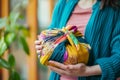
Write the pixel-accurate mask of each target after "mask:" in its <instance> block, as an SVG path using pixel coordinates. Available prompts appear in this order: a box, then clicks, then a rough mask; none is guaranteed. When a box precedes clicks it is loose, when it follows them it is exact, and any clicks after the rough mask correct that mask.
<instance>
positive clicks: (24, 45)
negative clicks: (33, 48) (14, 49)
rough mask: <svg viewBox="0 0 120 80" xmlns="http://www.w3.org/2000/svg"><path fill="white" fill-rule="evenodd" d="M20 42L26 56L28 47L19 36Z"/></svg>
mask: <svg viewBox="0 0 120 80" xmlns="http://www.w3.org/2000/svg"><path fill="white" fill-rule="evenodd" d="M20 42H21V44H22V47H23V49H24V51H25V52H26V54H28V55H29V47H28V45H27V42H26V40H25V38H24V37H22V36H21V37H20Z"/></svg>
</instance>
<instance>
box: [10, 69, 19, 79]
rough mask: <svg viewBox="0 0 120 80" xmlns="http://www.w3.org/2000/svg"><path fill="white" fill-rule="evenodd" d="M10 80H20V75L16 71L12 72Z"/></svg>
mask: <svg viewBox="0 0 120 80" xmlns="http://www.w3.org/2000/svg"><path fill="white" fill-rule="evenodd" d="M9 80H20V75H19V74H18V73H17V72H16V71H14V70H13V71H11V72H10V76H9Z"/></svg>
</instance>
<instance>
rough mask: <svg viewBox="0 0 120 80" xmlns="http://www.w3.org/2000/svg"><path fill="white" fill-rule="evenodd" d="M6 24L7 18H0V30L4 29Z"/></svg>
mask: <svg viewBox="0 0 120 80" xmlns="http://www.w3.org/2000/svg"><path fill="white" fill-rule="evenodd" d="M6 24H7V18H1V19H0V29H1V28H3V27H5V26H6Z"/></svg>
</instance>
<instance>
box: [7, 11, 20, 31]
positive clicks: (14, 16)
mask: <svg viewBox="0 0 120 80" xmlns="http://www.w3.org/2000/svg"><path fill="white" fill-rule="evenodd" d="M19 16H20V13H19V12H11V13H10V16H9V19H10V27H11V28H13V29H14V26H15V24H16V21H17V20H18V19H19Z"/></svg>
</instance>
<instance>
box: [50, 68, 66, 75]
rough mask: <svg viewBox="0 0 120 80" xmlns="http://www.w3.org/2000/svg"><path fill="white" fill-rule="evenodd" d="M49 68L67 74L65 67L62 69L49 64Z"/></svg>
mask: <svg viewBox="0 0 120 80" xmlns="http://www.w3.org/2000/svg"><path fill="white" fill-rule="evenodd" d="M48 68H49V69H50V70H52V71H54V72H56V73H58V74H60V75H67V72H66V71H65V70H63V69H60V68H56V67H53V66H48Z"/></svg>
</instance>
